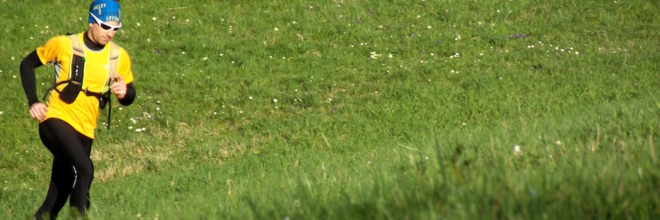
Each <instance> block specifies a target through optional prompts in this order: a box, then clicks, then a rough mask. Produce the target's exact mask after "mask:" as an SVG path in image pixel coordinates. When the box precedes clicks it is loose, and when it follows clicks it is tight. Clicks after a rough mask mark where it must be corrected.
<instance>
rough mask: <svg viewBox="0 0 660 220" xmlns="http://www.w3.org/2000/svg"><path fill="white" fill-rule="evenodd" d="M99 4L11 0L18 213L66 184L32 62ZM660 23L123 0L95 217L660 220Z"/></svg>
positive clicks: (9, 117)
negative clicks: (37, 110)
mask: <svg viewBox="0 0 660 220" xmlns="http://www.w3.org/2000/svg"><path fill="white" fill-rule="evenodd" d="M88 4H89V3H88V2H87V1H84V2H83V1H72V0H62V1H33V2H30V3H27V2H25V3H24V2H13V1H8V2H0V8H2V9H3V11H4V12H3V13H0V20H2V21H3V25H2V26H0V31H2V34H0V42H2V43H1V44H0V70H1V71H2V72H0V81H1V82H2V84H1V85H0V94H2V96H1V97H2V99H0V102H1V103H2V104H1V105H0V112H1V113H2V114H0V125H2V126H0V133H1V134H2V138H0V146H2V147H1V148H0V201H2V203H0V219H27V218H29V216H30V215H32V214H33V213H34V212H35V211H36V209H37V208H38V207H39V205H40V204H41V202H42V201H43V199H44V197H45V193H46V190H47V185H48V181H49V178H50V164H51V160H52V155H51V154H50V153H49V152H48V150H47V149H46V148H45V147H43V146H42V144H41V142H40V140H39V138H38V133H37V123H36V122H35V121H34V120H32V119H30V117H29V115H28V114H27V106H26V105H27V104H26V103H27V101H26V98H25V95H24V92H23V90H22V85H21V81H20V73H19V71H18V66H19V64H20V61H21V60H22V58H23V57H24V56H25V55H27V54H28V53H30V52H31V51H32V50H34V49H35V48H36V47H38V46H39V45H41V44H43V43H45V42H46V41H47V40H48V39H49V38H51V37H53V36H55V35H58V34H65V33H67V32H74V33H75V32H80V31H83V30H85V28H86V27H87V24H86V19H87V16H86V13H87V9H88V6H89V5H88ZM62 12H64V13H62ZM658 13H660V10H659V8H658V3H656V2H653V1H650V2H649V1H641V0H631V1H566V0H553V1H547V2H538V1H527V0H526V1H481V0H475V1H451V0H444V1H403V0H388V1H350V0H346V1H336V2H335V1H300V0H298V1H295V0H290V1H169V0H162V1H158V2H150V3H143V2H138V1H122V15H123V21H124V27H123V28H122V30H121V31H120V32H118V33H117V35H116V37H115V42H117V43H119V44H120V45H122V46H123V47H124V48H126V49H127V51H128V52H129V54H130V55H131V61H132V70H133V72H134V75H135V78H136V81H135V86H136V88H137V91H138V99H137V100H136V102H135V103H134V104H133V105H131V106H128V107H122V108H121V110H120V109H119V108H118V107H115V108H114V109H113V118H112V125H113V127H112V129H111V130H106V129H105V128H99V129H98V130H97V138H96V140H95V143H94V146H93V150H92V159H93V161H94V163H95V170H96V171H95V181H94V183H93V184H92V190H91V201H92V207H91V209H90V211H89V218H90V219H132V218H137V219H604V218H607V219H657V218H660V196H659V195H660V191H659V190H658V189H660V188H659V187H660V186H659V185H660V171H658V169H657V167H658V165H659V164H658V159H660V158H659V157H660V154H659V153H658V151H660V149H658V147H657V142H658V137H659V136H660V116H659V115H660V98H658V96H659V95H660V91H659V90H658V89H657V88H659V86H660V83H659V82H660V81H658V80H657V78H658V76H659V74H658V73H659V72H660V68H658V66H657V64H656V63H657V61H658V60H660V55H659V54H658V53H657V51H660V45H658V37H657V36H659V35H660V32H658V29H659V28H660V26H659V24H660V20H659V19H658V17H657V16H656V14H658ZM79 18H80V19H79ZM154 18H155V20H154ZM138 24H139V25H138ZM46 26H48V28H46ZM42 32H43V33H42ZM517 34H521V37H520V38H516V35H517ZM522 34H525V37H524V38H523V37H522ZM512 37H513V38H512ZM372 52H373V53H372ZM374 54H375V55H374ZM390 54H391V58H390ZM457 54H458V56H456V55H457ZM52 71H53V70H52V66H47V67H42V68H39V69H38V70H37V81H38V85H39V86H38V92H39V93H41V92H44V91H45V89H46V88H47V87H48V86H50V85H49V83H51V81H52V78H51V77H52V76H51V75H52ZM14 76H15V78H14ZM42 82H43V83H44V85H41V83H42ZM275 100H277V101H275ZM115 106H118V105H115ZM101 115H102V116H103V117H100V118H99V122H100V123H102V122H105V121H106V118H105V117H104V115H105V112H102V113H101ZM138 128H146V131H144V132H136V131H135V129H138ZM515 146H518V148H519V149H520V151H519V152H518V153H516V152H514V149H515ZM67 213H68V209H66V208H65V210H64V211H63V213H61V214H60V216H64V217H65V216H66V215H67Z"/></svg>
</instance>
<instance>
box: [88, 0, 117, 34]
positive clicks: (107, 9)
mask: <svg viewBox="0 0 660 220" xmlns="http://www.w3.org/2000/svg"><path fill="white" fill-rule="evenodd" d="M88 22H89V30H88V31H89V33H90V35H91V36H90V38H91V39H92V41H94V42H95V43H97V44H100V45H106V44H107V43H108V42H110V40H112V38H113V37H114V36H115V33H116V32H117V30H119V28H120V27H121V12H120V9H119V2H118V1H117V0H94V2H92V4H91V5H90V6H89V19H88Z"/></svg>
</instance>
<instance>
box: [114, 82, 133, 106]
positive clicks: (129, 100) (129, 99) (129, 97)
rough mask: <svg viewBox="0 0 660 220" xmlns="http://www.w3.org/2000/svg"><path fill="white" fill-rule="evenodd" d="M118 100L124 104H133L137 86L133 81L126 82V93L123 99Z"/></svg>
mask: <svg viewBox="0 0 660 220" xmlns="http://www.w3.org/2000/svg"><path fill="white" fill-rule="evenodd" d="M118 100H119V103H121V104H122V105H123V106H127V105H130V104H133V101H134V100H135V87H133V83H129V84H126V95H124V98H123V99H118Z"/></svg>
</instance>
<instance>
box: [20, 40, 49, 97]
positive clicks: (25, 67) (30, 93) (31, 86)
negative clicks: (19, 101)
mask: <svg viewBox="0 0 660 220" xmlns="http://www.w3.org/2000/svg"><path fill="white" fill-rule="evenodd" d="M41 65H43V64H42V63H41V59H39V55H37V51H36V50H34V51H32V53H30V54H29V55H27V56H26V57H25V58H24V59H23V61H21V67H20V71H21V82H22V83H23V90H24V91H25V95H26V96H27V99H28V106H32V104H34V103H36V102H39V98H38V97H37V79H36V76H35V73H34V69H36V68H37V67H40V66H41Z"/></svg>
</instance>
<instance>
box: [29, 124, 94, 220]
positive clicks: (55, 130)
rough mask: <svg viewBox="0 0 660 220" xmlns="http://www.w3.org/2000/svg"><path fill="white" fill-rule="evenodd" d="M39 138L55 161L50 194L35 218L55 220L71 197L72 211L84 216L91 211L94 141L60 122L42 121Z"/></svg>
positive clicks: (49, 189)
mask: <svg viewBox="0 0 660 220" xmlns="http://www.w3.org/2000/svg"><path fill="white" fill-rule="evenodd" d="M39 137H41V142H43V144H44V145H46V147H47V148H48V150H50V152H51V153H52V154H53V157H54V159H53V168H52V173H51V176H50V186H49V188H48V194H47V195H46V200H45V201H44V203H43V204H42V205H41V207H40V208H39V210H38V211H37V213H35V217H36V219H41V218H42V217H50V219H55V218H56V217H57V214H58V213H59V212H60V210H61V209H62V207H64V204H65V203H66V201H67V199H68V198H69V197H70V199H71V200H70V201H69V205H70V206H71V208H72V210H71V211H74V212H75V211H77V212H78V214H79V216H80V217H84V216H85V211H86V210H87V209H88V208H89V187H90V185H91V184H92V179H93V178H94V165H93V164H92V160H91V159H90V157H89V153H90V151H91V149H92V141H93V140H92V139H91V138H89V137H87V136H85V135H83V134H81V133H79V132H77V131H76V130H75V129H74V128H73V127H71V126H70V125H69V124H68V123H66V122H64V121H62V120H59V119H47V120H45V121H43V122H41V123H40V124H39ZM74 208H75V209H74Z"/></svg>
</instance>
